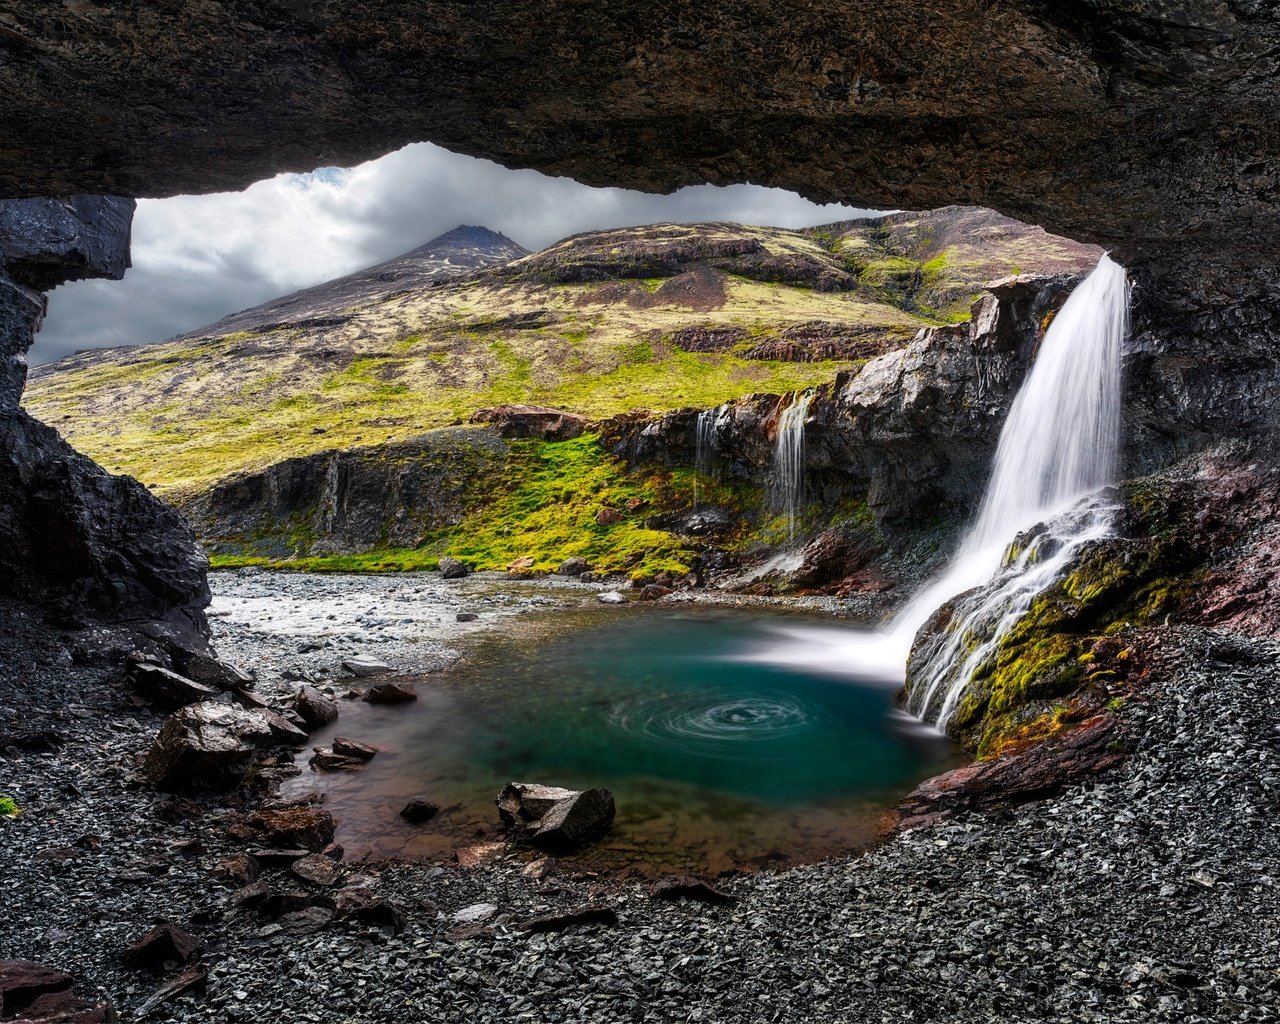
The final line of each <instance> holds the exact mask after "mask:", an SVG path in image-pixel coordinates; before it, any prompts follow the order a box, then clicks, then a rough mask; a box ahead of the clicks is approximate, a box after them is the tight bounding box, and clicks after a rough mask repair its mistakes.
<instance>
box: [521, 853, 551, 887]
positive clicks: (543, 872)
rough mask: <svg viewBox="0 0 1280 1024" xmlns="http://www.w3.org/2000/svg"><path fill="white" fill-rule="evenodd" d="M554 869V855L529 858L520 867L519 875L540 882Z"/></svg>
mask: <svg viewBox="0 0 1280 1024" xmlns="http://www.w3.org/2000/svg"><path fill="white" fill-rule="evenodd" d="M555 869H556V859H555V858H554V857H539V858H538V859H537V860H531V861H530V862H529V863H528V864H526V865H525V866H524V867H523V868H521V869H520V877H521V878H532V879H533V880H534V881H536V882H540V881H542V879H544V878H547V877H548V876H550V875H551V874H553V873H554V872H555Z"/></svg>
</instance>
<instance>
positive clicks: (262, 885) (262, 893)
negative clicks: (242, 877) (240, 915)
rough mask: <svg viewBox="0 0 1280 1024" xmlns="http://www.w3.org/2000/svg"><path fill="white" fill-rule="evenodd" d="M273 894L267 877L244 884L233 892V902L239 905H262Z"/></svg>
mask: <svg viewBox="0 0 1280 1024" xmlns="http://www.w3.org/2000/svg"><path fill="white" fill-rule="evenodd" d="M270 895H271V888H270V887H269V886H268V885H267V880H266V879H265V878H259V879H257V880H256V881H253V882H250V883H249V884H248V885H243V886H241V887H240V888H239V889H237V890H236V891H235V892H233V893H232V894H231V902H232V903H234V904H235V905H236V906H237V907H260V906H262V904H263V903H265V902H266V901H267V899H268V897H270Z"/></svg>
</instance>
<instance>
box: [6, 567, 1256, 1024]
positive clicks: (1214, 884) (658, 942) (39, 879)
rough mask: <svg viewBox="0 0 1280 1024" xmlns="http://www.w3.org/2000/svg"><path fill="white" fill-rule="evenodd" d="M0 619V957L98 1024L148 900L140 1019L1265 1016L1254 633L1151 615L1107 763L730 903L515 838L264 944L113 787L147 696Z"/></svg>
mask: <svg viewBox="0 0 1280 1024" xmlns="http://www.w3.org/2000/svg"><path fill="white" fill-rule="evenodd" d="M401 582H403V581H401ZM250 583H252V578H251V577H244V578H242V579H241V580H240V581H239V582H238V583H237V584H236V587H237V588H239V589H238V590H237V591H236V594H228V593H227V592H226V591H225V590H224V589H223V588H221V587H219V596H218V599H217V603H216V606H215V607H217V608H218V609H219V610H230V611H231V612H232V615H231V616H230V617H229V620H228V619H226V618H223V619H221V620H219V621H220V623H221V624H220V626H219V630H220V639H221V640H222V642H223V643H224V647H225V646H227V645H228V641H230V644H229V646H231V647H237V641H235V640H234V639H233V637H234V635H235V633H234V631H235V630H238V629H247V628H248V627H247V625H246V624H245V623H239V624H237V623H238V613H237V612H236V607H237V606H236V605H235V603H234V602H235V601H239V600H244V601H248V600H250V597H251V595H250V594H249V593H248V592H247V591H246V590H245V589H244V588H245V587H248V586H249V584H250ZM331 584H333V578H330V581H329V582H327V583H323V584H322V583H321V582H317V583H315V585H316V586H321V585H324V586H328V585H331ZM302 585H303V584H299V586H302ZM306 585H311V584H306ZM333 585H337V584H333ZM380 585H384V584H380ZM385 585H387V586H391V585H392V584H391V583H387V584H385ZM476 585H477V586H479V584H478V583H477V584H476ZM254 586H256V584H254ZM250 589H252V588H250ZM544 593H545V591H544ZM237 595H238V596H237ZM258 596H259V597H263V596H266V595H258ZM551 599H552V600H560V598H559V597H558V596H556V597H553V598H551ZM565 599H566V600H567V599H568V598H567V597H566V598H565ZM577 599H578V598H577V597H576V596H575V597H574V598H573V600H577ZM326 600H329V598H326ZM516 600H517V602H518V601H519V597H516ZM355 603H356V604H360V603H361V601H356V602H355ZM246 607H247V606H246ZM366 607H367V605H366ZM452 607H453V606H452V605H448V608H452ZM513 607H520V606H519V605H518V603H517V604H516V605H514V606H513ZM0 612H4V613H6V618H5V625H6V629H5V630H4V637H3V639H0V665H3V666H5V673H4V676H3V677H2V678H0V731H3V730H5V729H9V730H12V729H14V728H15V727H21V728H24V729H30V728H35V727H40V726H42V725H48V726H50V727H53V728H55V729H56V730H58V731H59V732H61V733H62V734H63V735H64V737H65V742H64V745H63V746H62V748H61V750H60V751H59V752H57V753H39V752H27V751H22V752H16V753H14V752H12V751H11V752H10V753H9V754H8V755H6V759H5V761H4V762H3V768H2V769H0V793H8V794H9V795H13V796H15V797H17V798H18V800H19V803H20V804H22V805H23V806H24V807H25V808H26V813H24V814H23V815H22V816H21V817H19V818H17V819H16V820H11V821H0V856H2V857H3V858H4V864H5V867H6V874H5V884H4V889H3V892H4V896H3V899H0V957H24V958H31V959H36V960H41V961H44V962H46V963H49V964H52V965H55V966H58V967H60V968H63V969H66V970H70V971H71V972H72V973H74V974H76V976H77V977H78V978H79V979H80V980H81V984H82V987H83V988H84V989H85V990H86V991H92V990H93V989H94V988H95V987H96V988H97V989H98V990H100V991H101V992H103V993H105V994H107V995H109V996H110V997H111V998H112V999H113V1000H114V1001H115V1003H116V1005H117V1007H118V1009H119V1011H120V1013H121V1017H122V1019H124V1020H131V1019H134V1015H133V1012H132V1011H133V1008H134V1007H136V1006H137V1005H138V1003H139V1002H141V1001H142V999H143V998H145V996H146V995H148V994H149V993H150V992H151V991H153V990H154V989H155V988H156V986H157V984H158V982H157V980H156V979H154V978H152V977H150V976H147V975H144V974H141V973H138V972H136V971H131V970H126V969H125V968H124V967H122V966H121V964H120V953H121V950H122V949H123V948H124V946H125V945H126V944H127V943H128V942H129V941H130V940H132V939H133V938H135V937H137V935H139V934H140V933H141V932H142V931H143V930H145V928H146V927H147V926H148V925H149V924H150V923H151V922H152V921H153V920H156V919H161V918H163V919H167V920H172V921H175V922H177V923H179V924H181V925H183V926H185V927H189V928H190V929H191V930H192V931H194V932H195V933H196V934H197V935H199V936H200V937H201V938H202V939H203V940H204V943H205V947H206V952H205V956H204V960H205V963H206V964H207V965H208V966H209V968H210V980H209V988H208V992H207V993H206V994H204V995H196V996H187V997H184V998H182V999H181V1000H179V1001H176V1002H174V1003H169V1004H166V1005H164V1006H162V1007H160V1008H159V1009H158V1010H156V1011H155V1012H154V1013H153V1014H152V1015H151V1016H150V1018H148V1019H150V1020H166V1019H168V1020H179V1021H210V1022H213V1021H219V1022H221V1021H258V1020H263V1019H269V1018H274V1019H276V1020H279V1021H282V1022H292V1021H318V1022H357V1021H449V1022H453V1021H458V1022H462V1021H525V1020H527V1021H593V1022H597V1021H654V1022H668V1021H704V1022H720V1021H723V1022H771V1021H788V1022H789V1021H797V1022H799V1021H804V1022H806V1024H813V1022H826V1021H831V1022H837V1021H838V1022H848V1021H922V1022H923V1021H975V1022H978V1021H982V1022H988V1021H1072V1022H1075V1021H1107V1022H1114V1021H1228V1020H1229V1021H1276V1020H1280V877H1278V876H1280V836H1278V835H1277V829H1276V825H1275V823H1274V821H1273V815H1274V813H1275V810H1276V808H1277V805H1278V803H1280V715H1278V714H1277V711H1276V709H1275V702H1274V693H1275V688H1276V684H1277V680H1278V678H1280V644H1276V643H1273V642H1264V641H1247V640H1241V639H1237V638H1229V637H1225V636H1221V635H1217V634H1212V633H1208V632H1205V631H1200V630H1194V629H1190V628H1186V627H1175V628H1171V629H1166V630H1163V631H1162V632H1161V634H1160V642H1161V644H1162V647H1163V649H1164V651H1165V655H1164V664H1165V665H1166V668H1165V669H1164V670H1160V671H1158V672H1157V680H1156V682H1155V683H1154V684H1153V686H1152V689H1151V690H1150V691H1149V694H1148V697H1147V698H1146V699H1144V700H1141V701H1133V702H1131V703H1130V704H1129V705H1128V706H1127V707H1126V709H1125V710H1124V711H1123V712H1122V714H1123V716H1124V718H1125V719H1126V721H1127V723H1128V725H1129V726H1130V728H1131V730H1132V732H1133V734H1134V735H1135V737H1136V744H1137V749H1136V752H1135V754H1134V756H1133V758H1132V759H1131V760H1130V761H1129V762H1127V763H1126V764H1125V766H1123V767H1122V768H1121V769H1120V770H1119V771H1118V772H1117V773H1116V774H1115V775H1114V776H1113V777H1111V778H1110V779H1109V780H1108V781H1107V782H1105V783H1104V784H1102V785H1099V786H1097V787H1095V788H1093V789H1092V790H1089V791H1080V792H1074V793H1070V794H1068V795H1067V796H1065V797H1063V798H1060V799H1058V800H1056V801H1053V802H1049V803H1042V804H1035V805H1029V806H1027V807H1024V808H1021V809H1019V810H1017V811H1015V812H1007V813H1004V814H1001V815H997V816H989V817H984V818H977V817H975V818H971V819H960V820H957V821H953V822H951V823H948V824H946V825H945V826H942V827H939V828H937V829H935V830H932V831H928V832H914V833H908V834H906V835H904V836H900V837H898V838H896V839H894V840H891V841H890V842H888V843H887V844H885V845H884V846H882V847H881V848H879V849H878V850H876V851H874V852H872V853H870V854H867V855H865V856H862V857H858V858H853V859H846V860H839V861H831V862H827V863H824V864H819V865H813V866H809V867H804V868H798V869H795V870H792V871H789V872H786V873H780V874H763V875H758V876H754V877H749V878H742V879H736V880H730V881H726V882H725V883H724V885H725V888H727V889H728V890H730V891H731V892H732V893H733V894H734V895H735V896H737V898H738V902H737V903H736V904H735V905H734V906H732V907H725V908H709V907H705V906H702V905H700V904H690V903H680V904H668V903H660V902H656V901H654V900H652V899H650V898H649V896H648V894H647V890H645V889H644V888H643V887H640V886H634V885H627V884H621V883H614V882H610V881H609V880H604V879H591V878H573V877H569V875H567V874H565V873H561V874H556V875H552V876H551V877H550V878H548V879H546V880H544V881H541V882H538V881H534V880H531V879H527V878H524V877H522V876H521V875H520V874H519V868H520V867H521V866H522V864H523V859H516V860H513V861H512V862H510V863H502V862H500V863H497V864H491V865H488V866H485V867H482V868H478V869H474V870H471V871H463V870H461V869H445V868H440V867H427V866H412V865H408V866H387V867H384V868H382V869H381V870H377V869H373V868H369V867H352V868H350V869H349V870H350V871H351V872H352V874H354V875H360V876H365V877H367V879H368V881H369V884H370V885H371V886H372V887H373V889H374V890H375V891H376V892H377V893H378V894H379V895H380V896H384V897H387V898H390V899H392V900H394V901H396V902H397V903H399V904H400V905H401V906H402V907H403V908H404V910H405V916H406V919H407V922H408V926H407V927H406V929H405V930H404V931H403V932H402V933H401V934H399V935H392V934H390V932H389V931H381V930H378V929H372V928H368V927H365V926H361V925H358V924H355V923H342V922H340V923H338V924H335V925H331V926H329V927H327V928H325V929H323V930H321V931H318V932H315V933H313V934H310V935H302V936H288V935H284V934H281V933H279V932H278V931H277V930H273V926H271V925H267V926H266V927H264V926H263V923H262V922H260V921H259V920H258V918H257V915H256V914H252V913H245V912H241V911H237V910H236V909H235V908H234V907H233V906H232V904H231V902H230V896H231V893H232V892H233V889H234V886H233V884H232V883H230V882H224V881H221V880H218V879H216V878H215V876H214V873H213V866H214V864H215V862H216V861H217V859H218V858H219V857H220V856H222V855H223V854H225V853H226V852H230V851H232V850H237V849H240V847H238V846H237V845H236V844H235V843H234V842H233V840H231V839H230V837H229V836H228V835H227V834H226V832H225V830H224V829H223V828H221V827H220V826H219V825H218V823H217V820H216V816H217V814H218V813H219V812H217V811H216V810H211V811H209V812H208V813H205V814H202V815H197V816H195V817H192V818H189V819H186V820H180V821H178V822H176V823H174V822H171V821H168V820H165V818H167V817H170V816H171V815H168V814H166V813H165V810H166V804H165V803H164V801H162V800H161V798H159V797H158V796H157V795H156V794H154V793H152V792H150V791H149V790H148V789H147V788H146V787H145V786H143V785H142V784H141V783H140V782H139V780H138V778H137V773H136V757H137V755H138V753H139V752H140V751H142V750H145V748H146V746H147V744H148V743H149V741H150V737H151V735H152V734H153V733H154V730H155V729H156V728H157V727H158V725H159V722H160V720H161V719H160V717H159V716H156V715H153V714H152V713H150V712H149V711H145V710H140V709H137V708H133V707H131V706H130V705H128V704H127V703H126V702H125V700H124V696H123V691H122V689H121V688H120V687H119V686H118V685H117V684H115V683H114V682H111V681H109V680H105V679H104V676H106V675H108V673H106V671H105V670H103V669H101V668H97V669H95V668H92V667H88V668H80V667H76V666H74V665H69V664H68V662H69V661H71V658H70V657H69V656H67V655H66V654H64V651H65V650H67V648H68V645H64V644H63V643H60V642H59V641H58V640H57V639H56V638H55V637H52V636H50V635H49V632H48V631H47V630H46V629H44V628H43V627H41V626H40V625H39V624H38V623H36V622H34V621H29V620H24V619H21V618H19V617H17V616H16V615H15V614H14V613H13V611H12V609H8V608H2V609H0ZM445 612H446V605H445V603H443V602H442V603H441V604H440V614H441V615H444V614H445ZM360 614H365V615H366V616H367V615H368V614H370V613H366V612H360ZM495 614H496V613H495ZM375 617H383V618H388V619H390V620H392V621H391V622H390V623H388V624H385V625H384V624H380V623H369V622H368V620H367V618H366V621H365V623H364V628H365V630H366V631H364V632H360V631H352V632H353V633H355V634H356V635H351V636H346V637H344V640H343V641H342V643H343V644H344V645H346V644H348V643H349V644H350V645H351V646H353V647H359V646H361V645H363V644H364V643H365V642H366V641H368V642H369V643H370V645H371V648H370V649H367V650H364V651H363V652H364V653H378V654H385V653H386V652H387V650H388V649H392V650H394V651H395V656H396V658H397V660H398V659H399V658H400V657H401V654H400V652H399V649H396V648H394V647H393V646H392V645H393V644H394V643H395V642H399V641H396V640H395V639H394V638H393V636H392V633H393V631H394V627H395V619H396V616H393V615H390V614H387V613H386V612H385V611H383V612H382V613H381V614H380V615H375ZM335 621H336V620H335ZM406 625H407V624H406ZM290 632H291V630H290V629H284V628H282V629H281V630H280V632H279V634H278V637H279V640H278V643H279V647H278V648H276V647H272V646H271V645H272V644H274V643H276V642H277V641H276V640H273V639H271V636H272V635H273V634H271V633H270V632H269V631H267V632H265V633H259V634H256V637H257V638H256V639H254V640H253V641H252V642H251V643H250V642H248V641H246V640H244V638H241V642H239V646H238V647H237V649H238V650H240V651H241V652H243V651H248V650H254V649H257V650H258V653H259V654H261V655H264V656H265V657H266V661H265V662H264V664H266V665H277V664H283V663H284V662H285V661H287V660H288V658H292V657H293V656H295V655H297V654H298V652H297V649H296V648H297V647H298V646H299V645H298V644H297V642H296V636H295V637H294V638H293V639H292V640H290V639H289V638H288V637H289V634H290ZM375 637H376V638H377V639H378V643H377V644H373V643H372V641H373V639H374V638H375ZM403 639H404V638H403V637H402V638H401V640H403ZM453 639H456V637H454V638H453ZM453 639H449V640H448V641H447V642H449V643H452V642H453ZM384 640H385V643H384ZM404 642H405V643H406V647H405V648H404V650H405V652H406V653H405V654H404V655H403V657H404V658H405V662H404V665H403V666H401V667H409V666H410V660H411V659H410V658H409V654H408V653H407V652H408V650H409V648H408V646H407V644H408V641H407V640H406V641H404ZM255 644H257V645H259V647H257V648H254V645H255ZM291 644H292V646H290V645H291ZM429 647H430V653H429V657H436V656H439V655H440V654H441V648H440V647H439V646H438V645H429ZM271 651H277V652H278V653H277V654H272V653H270V652H271ZM306 653H307V654H309V655H316V656H317V657H318V658H321V659H323V657H328V658H329V659H330V661H332V660H333V657H334V653H333V651H332V650H331V649H324V650H322V651H316V652H306ZM286 655H287V656H288V658H286ZM388 660H391V658H390V657H389V658H388ZM420 664H422V665H425V664H427V661H426V660H424V661H423V662H421V663H420ZM301 667H306V665H303V666H301ZM316 667H317V668H319V667H322V666H321V665H317V666H316ZM193 838H198V839H199V840H200V841H201V843H202V845H203V849H202V850H201V851H200V852H198V853H195V854H194V855H191V854H190V852H188V855H185V856H184V855H183V853H182V852H180V851H179V850H178V849H177V848H176V844H179V843H181V842H183V841H184V840H189V839H193ZM42 851H45V852H42ZM47 851H54V852H52V853H50V852H47ZM568 864H569V862H567V861H566V862H562V864H561V866H562V868H564V867H567V866H568ZM588 902H591V903H605V904H608V905H609V906H612V907H614V908H616V910H617V912H618V915H619V922H618V924H617V925H615V926H612V927H608V926H600V925H594V926H588V927H580V928H576V929H572V930H569V931H565V932H562V933H556V934H550V935H528V934H526V933H524V932H523V931H521V930H520V929H519V928H518V927H517V923H518V922H519V921H520V920H522V919H524V918H526V917H528V916H530V915H532V914H537V913H541V912H543V911H546V910H550V909H558V908H566V907H571V906H578V905H582V904H585V903H588ZM477 903H489V904H493V905H494V906H495V907H496V908H497V910H496V913H495V916H494V917H493V918H492V919H491V920H489V921H488V922H487V923H488V925H489V926H490V927H491V929H492V932H493V933H492V934H491V935H489V934H486V935H481V936H479V937H476V938H470V939H461V940H458V941H455V939H454V938H452V937H451V934H450V933H451V932H452V931H453V930H454V929H455V927H456V924H455V922H453V921H452V920H451V918H452V915H454V914H455V913H456V912H458V911H459V910H461V909H463V908H466V907H470V906H473V905H474V904H477Z"/></svg>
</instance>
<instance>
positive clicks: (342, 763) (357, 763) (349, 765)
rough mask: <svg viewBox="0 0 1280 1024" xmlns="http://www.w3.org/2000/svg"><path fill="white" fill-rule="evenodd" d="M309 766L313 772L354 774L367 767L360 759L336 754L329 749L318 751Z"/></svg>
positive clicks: (324, 748) (313, 755) (321, 748)
mask: <svg viewBox="0 0 1280 1024" xmlns="http://www.w3.org/2000/svg"><path fill="white" fill-rule="evenodd" d="M307 764H309V765H310V766H311V770H312V771H313V772H354V771H359V770H360V769H361V768H363V767H364V766H365V762H364V761H362V760H361V759H360V758H358V757H346V756H344V755H342V754H337V753H334V752H333V751H332V750H330V749H329V748H328V747H320V748H319V749H317V750H316V752H315V753H314V754H312V755H311V759H310V760H309V761H308V762H307Z"/></svg>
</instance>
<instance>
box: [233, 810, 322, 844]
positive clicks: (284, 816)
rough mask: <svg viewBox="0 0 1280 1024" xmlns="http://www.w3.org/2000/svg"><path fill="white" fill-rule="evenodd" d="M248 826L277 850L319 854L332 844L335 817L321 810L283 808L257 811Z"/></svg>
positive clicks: (250, 818) (251, 816)
mask: <svg viewBox="0 0 1280 1024" xmlns="http://www.w3.org/2000/svg"><path fill="white" fill-rule="evenodd" d="M248 825H249V826H250V827H251V828H253V829H254V830H255V831H256V832H257V833H258V835H259V836H260V838H261V841H262V842H264V843H266V844H268V845H270V846H274V847H286V848H288V847H301V848H302V849H304V850H312V851H318V850H322V849H324V847H325V846H327V845H328V844H329V843H331V842H333V832H334V823H333V815H332V814H330V813H329V812H328V811H325V810H321V809H320V808H318V807H309V806H301V807H282V808H269V809H266V810H261V811H255V812H254V813H253V814H252V815H250V817H249V820H248Z"/></svg>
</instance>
